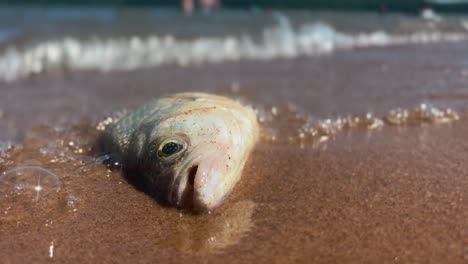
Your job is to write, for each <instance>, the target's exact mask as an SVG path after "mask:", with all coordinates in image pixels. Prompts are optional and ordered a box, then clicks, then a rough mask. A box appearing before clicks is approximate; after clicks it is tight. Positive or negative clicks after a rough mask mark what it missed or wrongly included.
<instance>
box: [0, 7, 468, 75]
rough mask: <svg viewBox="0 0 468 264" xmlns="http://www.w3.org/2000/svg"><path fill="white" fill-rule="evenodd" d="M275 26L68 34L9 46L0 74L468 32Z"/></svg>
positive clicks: (294, 52)
mask: <svg viewBox="0 0 468 264" xmlns="http://www.w3.org/2000/svg"><path fill="white" fill-rule="evenodd" d="M276 18H277V21H278V23H277V25H276V26H274V27H271V28H266V29H265V30H264V31H263V33H262V36H261V38H260V40H257V41H255V39H257V38H255V37H254V36H251V35H242V36H225V37H199V38H196V39H191V40H183V39H176V38H174V37H173V36H171V35H166V36H158V35H153V36H149V37H138V36H134V37H126V38H110V39H100V38H94V39H89V40H79V39H76V38H73V37H67V38H63V39H59V40H50V41H45V42H42V43H38V44H35V45H32V46H29V47H27V48H25V49H18V48H16V47H10V48H7V49H6V50H4V51H3V52H2V53H0V79H1V80H4V81H14V80H16V79H18V78H23V77H28V76H30V75H35V74H41V73H45V72H48V71H51V70H55V69H68V70H98V71H102V72H108V71H115V70H120V71H121V70H135V69H139V68H146V67H155V66H158V65H162V64H178V65H180V66H186V65H192V64H200V63H218V62H224V61H236V60H244V59H253V60H271V59H275V58H295V57H299V56H314V55H322V54H327V53H331V52H333V51H335V50H340V49H352V48H358V47H372V46H388V45H402V44H408V43H430V42H439V41H461V40H466V39H468V34H466V33H442V32H418V33H413V34H408V35H391V34H388V33H386V32H384V31H375V32H371V33H360V34H354V35H351V34H345V33H340V32H337V31H336V30H335V29H334V28H333V27H331V26H330V25H328V24H325V23H321V22H314V23H308V24H304V25H303V26H301V27H300V28H299V29H297V30H295V29H294V28H293V27H292V26H291V24H290V21H289V20H288V19H287V17H286V16H283V15H281V14H277V15H276Z"/></svg>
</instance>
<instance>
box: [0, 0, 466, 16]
mask: <svg viewBox="0 0 468 264" xmlns="http://www.w3.org/2000/svg"><path fill="white" fill-rule="evenodd" d="M179 3H180V1H179V0H0V4H2V5H5V4H7V5H35V6H37V5H60V6H67V5H80V6H113V7H115V6H117V7H127V6H128V7H130V6H155V7H156V6H172V7H176V6H178V5H179ZM222 4H223V6H226V7H232V8H251V7H258V8H291V9H329V10H363V11H377V12H386V11H401V12H412V13H414V12H419V11H420V10H421V8H424V7H427V6H430V7H432V8H434V9H436V10H437V11H447V12H468V3H466V4H455V5H454V4H452V5H435V4H428V3H427V2H426V1H425V0H222Z"/></svg>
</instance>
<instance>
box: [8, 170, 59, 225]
mask: <svg viewBox="0 0 468 264" xmlns="http://www.w3.org/2000/svg"><path fill="white" fill-rule="evenodd" d="M61 187H62V182H61V181H60V179H59V177H58V176H57V175H56V174H54V173H52V172H51V171H49V170H47V169H45V168H42V167H37V166H20V167H16V168H13V169H11V170H8V171H6V172H4V173H3V174H2V175H1V176H0V210H4V211H3V216H2V218H3V219H15V220H18V219H23V218H24V217H28V216H40V215H44V216H45V215H47V214H48V213H50V212H52V211H56V210H57V209H59V208H61V207H63V206H65V205H66V199H64V197H63V195H62V194H63V193H62V192H61ZM0 213H1V212H0ZM0 215H1V214H0Z"/></svg>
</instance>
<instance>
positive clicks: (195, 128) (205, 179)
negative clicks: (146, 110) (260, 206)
mask: <svg viewBox="0 0 468 264" xmlns="http://www.w3.org/2000/svg"><path fill="white" fill-rule="evenodd" d="M216 103H218V102H216ZM216 103H213V102H212V103H208V104H207V103H206V102H204V103H203V104H202V103H200V104H196V103H194V104H189V105H187V106H184V107H183V108H181V109H178V111H177V113H173V114H171V115H169V116H164V118H159V119H158V120H157V121H156V120H149V121H148V122H146V124H153V125H150V127H151V129H150V130H151V132H150V133H149V135H148V139H149V140H148V141H146V140H145V141H146V142H148V144H145V145H146V151H144V153H143V155H142V156H143V158H142V159H141V161H142V162H143V163H144V164H142V166H141V167H142V168H144V173H146V176H147V177H149V178H150V180H151V181H152V182H153V183H152V185H153V186H154V187H155V188H156V191H157V192H159V193H160V194H162V195H163V196H164V199H165V200H167V201H168V202H169V203H170V204H172V205H175V206H177V207H179V208H191V209H195V210H197V211H210V210H213V209H214V208H216V207H218V206H219V205H220V204H221V203H222V202H223V201H224V199H225V198H226V197H227V195H229V193H230V192H231V191H232V189H233V188H234V185H235V184H236V183H237V182H238V180H239V178H240V174H241V172H242V168H243V167H244V164H245V161H246V160H247V157H248V154H249V153H250V151H251V149H252V147H253V145H254V143H255V140H256V138H257V134H258V127H257V122H256V117H255V113H254V112H253V110H251V109H250V108H245V107H243V106H241V105H239V104H237V103H235V104H234V105H231V106H230V107H228V108H226V107H220V106H219V105H217V104H216ZM229 103H231V104H232V103H233V101H231V100H229ZM232 106H235V107H232ZM155 121H156V122H155ZM156 124H157V125H156Z"/></svg>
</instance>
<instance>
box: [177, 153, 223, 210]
mask: <svg viewBox="0 0 468 264" xmlns="http://www.w3.org/2000/svg"><path fill="white" fill-rule="evenodd" d="M218 163H219V162H217V160H216V159H213V160H203V161H198V162H197V161H196V162H191V164H190V165H189V166H184V169H182V170H181V171H180V172H179V173H178V175H177V177H176V179H175V181H174V183H173V186H172V188H171V192H170V195H169V201H170V202H171V203H172V204H174V205H175V206H177V207H178V208H180V209H189V210H193V211H195V212H206V211H211V210H213V209H215V208H216V207H218V206H219V205H220V204H221V203H222V202H223V201H224V199H225V197H226V196H227V193H225V192H224V191H225V188H224V184H223V181H222V177H223V173H222V172H221V171H220V170H219V169H218V166H217V164H218Z"/></svg>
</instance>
